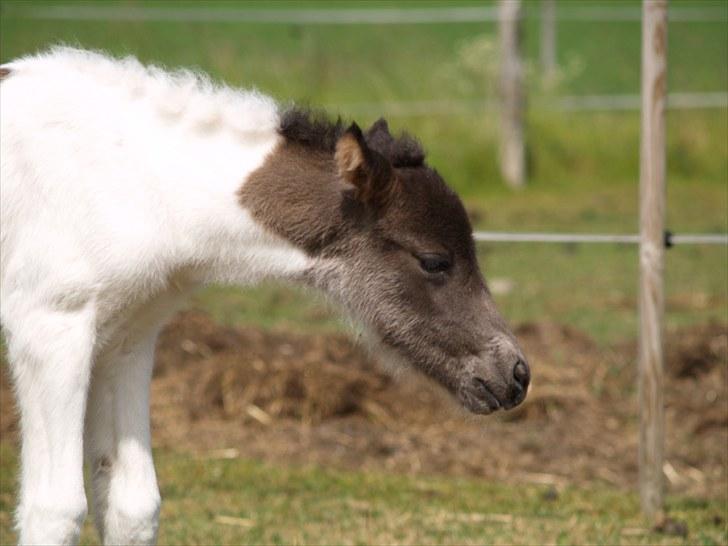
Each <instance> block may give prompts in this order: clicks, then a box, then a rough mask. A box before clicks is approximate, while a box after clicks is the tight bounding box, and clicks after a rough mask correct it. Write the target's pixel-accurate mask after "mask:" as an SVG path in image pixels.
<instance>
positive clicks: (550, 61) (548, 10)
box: [541, 0, 556, 87]
mask: <svg viewBox="0 0 728 546" xmlns="http://www.w3.org/2000/svg"><path fill="white" fill-rule="evenodd" d="M541 71H542V74H543V81H544V83H545V84H546V86H547V87H551V86H552V85H553V83H554V80H555V79H556V0H541Z"/></svg>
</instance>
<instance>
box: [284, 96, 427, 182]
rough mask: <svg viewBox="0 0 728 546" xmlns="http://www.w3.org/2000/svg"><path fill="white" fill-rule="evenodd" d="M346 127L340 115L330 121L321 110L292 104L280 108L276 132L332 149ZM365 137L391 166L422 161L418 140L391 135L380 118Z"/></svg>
mask: <svg viewBox="0 0 728 546" xmlns="http://www.w3.org/2000/svg"><path fill="white" fill-rule="evenodd" d="M346 127H347V126H346V125H345V124H344V122H343V121H342V120H341V118H340V117H339V118H337V119H336V121H331V119H330V118H329V117H328V116H327V115H326V114H325V113H324V112H321V111H314V110H309V109H304V108H298V107H293V108H289V109H288V110H286V111H285V112H283V115H282V116H281V123H280V127H279V133H280V134H281V135H282V136H283V137H284V138H285V139H286V141H288V142H291V143H295V144H299V145H301V146H304V147H306V148H310V149H311V150H316V151H319V152H326V153H334V151H335V149H336V142H337V141H338V140H339V138H340V137H341V135H343V134H344V132H345V131H346ZM364 138H365V140H366V142H367V144H368V145H369V147H371V148H372V149H373V150H376V151H377V152H379V153H380V154H382V155H383V156H384V157H385V158H387V159H388V160H389V161H390V163H392V166H394V167H398V168H403V167H421V166H423V165H424V162H425V152H424V151H423V150H422V146H420V144H419V142H417V140H415V139H414V138H413V137H411V136H409V135H407V134H402V135H400V136H399V137H398V138H394V137H393V136H392V135H391V134H390V133H389V128H388V127H387V123H386V121H384V120H383V119H380V120H379V121H377V122H376V123H374V125H372V127H371V128H370V129H369V130H368V131H367V132H366V133H365V135H364Z"/></svg>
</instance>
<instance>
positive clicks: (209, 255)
mask: <svg viewBox="0 0 728 546" xmlns="http://www.w3.org/2000/svg"><path fill="white" fill-rule="evenodd" d="M4 68H7V69H9V70H10V73H9V74H8V75H7V76H6V77H5V78H4V79H3V80H2V84H1V85H0V160H1V161H0V166H1V167H0V219H1V222H2V224H1V226H0V236H1V249H2V252H1V254H0V302H1V306H0V318H1V319H2V324H3V326H4V332H5V334H6V337H7V342H8V353H9V359H10V362H11V367H12V370H11V371H12V374H13V377H14V379H15V384H16V389H17V396H18V401H19V407H20V410H21V423H22V435H23V450H22V478H21V500H20V505H19V509H18V513H17V518H18V525H19V529H20V541H21V542H22V543H38V544H40V543H42V544H53V543H73V542H75V541H77V540H78V535H79V532H80V528H81V525H82V522H83V520H84V517H85V514H86V511H87V503H86V498H85V495H84V487H83V471H82V468H83V456H84V450H85V456H86V460H87V462H88V463H89V465H90V468H91V471H92V475H93V482H94V483H93V496H94V508H95V516H96V522H97V526H98V527H99V530H100V532H101V533H102V536H103V538H104V541H105V542H106V543H119V544H121V543H123V544H132V543H149V542H153V541H154V539H155V535H156V529H157V519H158V511H159V493H158V488H157V484H156V478H155V473H154V467H153V462H152V457H151V450H150V439H149V416H148V411H149V409H148V408H149V404H148V392H149V381H150V376H151V368H152V357H153V351H154V343H155V339H156V336H157V332H158V330H159V327H160V326H161V324H162V322H163V321H164V319H166V318H167V317H168V315H169V314H170V313H171V311H172V310H173V309H174V308H175V304H176V303H177V302H178V301H179V300H180V299H181V297H182V296H184V295H185V294H186V293H188V292H189V291H190V290H192V289H193V288H194V287H195V286H197V285H200V284H202V283H206V282H235V283H238V284H247V283H252V282H257V281H259V280H261V279H263V278H270V277H286V276H289V275H295V274H297V273H300V272H301V271H303V270H304V269H305V268H307V267H308V266H309V264H310V259H309V258H307V257H306V255H305V254H304V253H302V252H301V251H299V250H297V249H295V248H294V247H293V246H291V245H290V244H289V243H287V242H286V241H284V240H282V239H279V238H277V237H275V236H273V235H271V234H269V233H267V232H266V231H264V230H263V228H262V227H261V226H259V225H258V224H257V223H256V222H255V221H254V220H253V219H252V218H251V216H250V215H249V214H247V213H246V211H245V210H244V209H243V208H242V207H241V205H240V204H239V200H238V197H237V192H238V191H239V189H240V187H241V186H242V185H243V184H244V183H245V180H246V178H247V177H248V175H249V174H250V173H251V172H253V171H254V170H255V169H256V168H258V167H259V166H260V165H261V164H262V163H263V161H264V160H265V158H266V157H267V155H268V154H269V153H270V152H271V151H272V150H273V149H274V148H275V147H276V145H277V144H278V142H279V139H280V137H279V136H278V133H277V127H278V123H279V116H278V109H277V106H276V104H275V103H274V102H273V101H272V100H270V99H268V98H266V97H263V96H261V95H259V94H257V93H252V92H250V93H244V92H238V91H233V90H231V89H228V88H220V87H214V86H212V85H210V84H209V83H207V82H206V80H204V79H201V78H199V77H197V76H195V75H193V74H191V73H176V74H169V73H166V72H163V71H161V70H159V69H154V68H152V69H148V68H144V67H143V66H141V65H140V64H139V63H138V62H136V61H134V60H129V59H127V60H123V61H120V60H113V59H109V58H107V57H104V56H102V55H99V54H95V53H89V52H83V51H78V50H73V49H66V48H61V49H55V50H52V51H51V52H49V53H46V54H42V55H38V56H33V57H27V58H23V59H19V60H17V61H15V62H13V63H11V64H9V65H5V66H4Z"/></svg>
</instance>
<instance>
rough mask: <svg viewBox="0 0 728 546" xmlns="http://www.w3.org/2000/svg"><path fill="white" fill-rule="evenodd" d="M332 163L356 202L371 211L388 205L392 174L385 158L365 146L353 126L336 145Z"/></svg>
mask: <svg viewBox="0 0 728 546" xmlns="http://www.w3.org/2000/svg"><path fill="white" fill-rule="evenodd" d="M334 159H335V161H336V166H337V168H338V170H339V175H340V176H341V177H342V178H344V180H346V181H347V182H349V183H350V184H351V185H352V186H354V189H355V197H356V199H357V200H358V201H360V202H362V203H363V204H365V205H367V206H369V207H371V208H373V209H381V208H383V207H384V206H386V205H387V203H388V202H389V199H390V197H391V195H392V193H393V191H394V186H395V179H394V171H393V169H392V166H391V165H390V164H389V161H387V159H386V158H385V157H384V156H382V155H381V154H380V153H378V152H376V151H375V150H372V149H371V148H369V146H367V143H366V140H365V139H364V135H363V134H362V132H361V129H360V128H359V126H358V125H357V124H356V123H352V124H351V126H350V127H349V128H348V129H347V130H346V131H345V132H344V134H343V135H341V137H340V138H339V140H338V141H337V142H336V154H335V155H334Z"/></svg>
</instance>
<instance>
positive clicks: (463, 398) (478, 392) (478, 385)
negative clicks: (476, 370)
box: [456, 377, 509, 415]
mask: <svg viewBox="0 0 728 546" xmlns="http://www.w3.org/2000/svg"><path fill="white" fill-rule="evenodd" d="M456 396H457V399H458V400H459V401H460V403H461V404H462V405H463V406H464V407H465V409H467V410H468V411H470V412H472V413H476V414H479V415H488V414H490V413H493V412H495V411H498V410H499V409H509V407H508V404H506V403H504V402H501V401H500V400H499V399H498V397H497V396H496V395H495V394H494V393H493V391H492V390H491V388H490V387H488V384H487V382H486V381H485V380H483V379H481V378H480V377H475V378H473V380H472V381H471V382H470V383H469V384H466V385H464V386H463V387H461V388H460V389H458V391H457V393H456Z"/></svg>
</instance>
